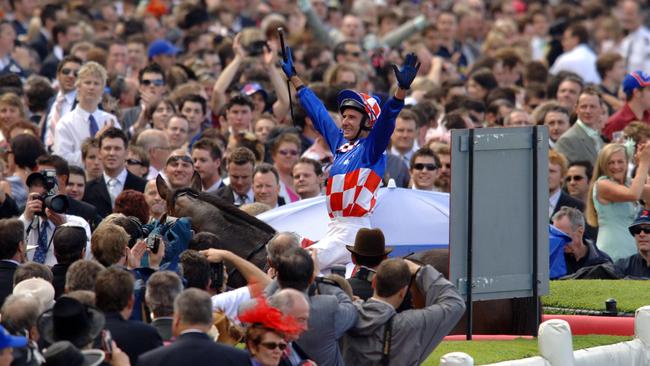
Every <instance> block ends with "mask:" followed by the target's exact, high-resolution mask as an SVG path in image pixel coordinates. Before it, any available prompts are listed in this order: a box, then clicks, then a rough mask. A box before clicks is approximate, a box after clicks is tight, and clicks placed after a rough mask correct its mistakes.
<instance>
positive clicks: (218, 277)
mask: <svg viewBox="0 0 650 366" xmlns="http://www.w3.org/2000/svg"><path fill="white" fill-rule="evenodd" d="M210 279H211V280H212V282H211V283H210V288H212V289H213V290H218V291H220V290H221V287H222V286H223V262H218V263H210Z"/></svg>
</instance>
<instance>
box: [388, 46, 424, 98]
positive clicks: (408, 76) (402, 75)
mask: <svg viewBox="0 0 650 366" xmlns="http://www.w3.org/2000/svg"><path fill="white" fill-rule="evenodd" d="M391 66H392V67H393V72H395V78H396V79H397V85H398V86H399V87H400V88H401V89H404V90H407V89H409V88H410V87H411V83H412V82H413V79H415V77H416V76H417V74H418V70H419V69H420V63H419V62H418V57H417V56H416V55H415V53H409V54H408V55H406V59H404V65H403V66H402V69H401V70H400V69H398V68H397V66H395V65H394V64H393V65H391Z"/></svg>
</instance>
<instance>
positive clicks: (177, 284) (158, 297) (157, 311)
mask: <svg viewBox="0 0 650 366" xmlns="http://www.w3.org/2000/svg"><path fill="white" fill-rule="evenodd" d="M181 291H183V284H182V283H181V279H180V278H179V277H178V275H177V274H176V273H175V272H171V271H162V272H156V273H154V274H153V275H151V277H149V281H147V290H146V292H145V295H144V298H145V301H146V302H147V306H148V307H149V310H151V314H153V320H152V321H151V325H152V326H153V327H154V328H156V331H158V334H159V335H160V337H161V338H162V340H163V342H170V341H171V339H172V338H173V334H172V323H173V321H172V320H173V315H174V299H175V298H176V297H177V296H178V295H179V294H180V293H181Z"/></svg>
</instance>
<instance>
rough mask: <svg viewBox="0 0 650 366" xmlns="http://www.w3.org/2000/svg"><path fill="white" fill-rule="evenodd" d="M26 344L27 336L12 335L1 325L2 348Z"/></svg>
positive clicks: (0, 340)
mask: <svg viewBox="0 0 650 366" xmlns="http://www.w3.org/2000/svg"><path fill="white" fill-rule="evenodd" d="M26 345H27V338H25V337H17V336H12V335H11V334H9V332H7V330H6V329H5V328H4V327H3V326H2V325H0V349H5V348H8V347H12V348H18V347H25V346H26Z"/></svg>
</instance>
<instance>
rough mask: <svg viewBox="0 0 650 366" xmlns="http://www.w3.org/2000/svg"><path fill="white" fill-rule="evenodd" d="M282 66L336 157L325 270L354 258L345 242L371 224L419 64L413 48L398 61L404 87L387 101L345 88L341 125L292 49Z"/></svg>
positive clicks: (322, 259) (322, 251)
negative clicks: (299, 69) (299, 68)
mask: <svg viewBox="0 0 650 366" xmlns="http://www.w3.org/2000/svg"><path fill="white" fill-rule="evenodd" d="M286 54H287V58H286V60H285V61H283V62H282V70H283V71H284V73H285V74H286V75H287V78H288V79H289V80H290V81H291V83H292V84H293V86H294V87H295V88H296V91H297V94H298V98H299V99H300V104H301V105H302V107H303V108H304V109H305V111H306V112H307V115H308V116H309V118H310V119H311V120H312V121H313V123H314V127H315V128H316V129H317V130H318V132H319V133H320V134H321V135H322V136H323V137H324V139H325V141H327V144H328V145H329V148H330V150H331V151H332V154H333V155H334V162H333V164H332V167H331V170H330V176H329V179H328V181H327V190H326V194H327V198H326V202H327V211H328V213H329V216H330V218H331V219H332V220H331V221H330V223H329V226H328V231H327V235H326V236H325V237H324V238H323V239H321V240H320V241H318V242H317V243H316V244H314V245H313V246H312V247H313V248H317V249H318V251H317V254H318V262H319V265H320V269H321V271H324V272H326V273H327V272H329V270H330V269H331V267H332V266H333V265H340V264H343V265H347V264H349V263H350V262H351V258H350V252H348V251H347V250H346V249H345V245H350V244H352V243H354V238H355V236H356V233H357V231H358V230H359V229H361V228H363V227H366V228H369V227H370V218H369V215H370V214H371V213H372V210H373V208H374V207H375V202H376V198H377V192H378V190H379V184H380V183H381V179H382V177H383V176H384V171H385V169H386V156H385V155H384V152H385V151H386V148H387V147H388V143H389V142H390V137H391V135H392V133H393V130H394V129H395V118H396V117H397V115H398V114H399V112H400V111H401V110H402V107H403V106H404V98H405V97H406V91H407V90H408V89H409V88H410V86H411V83H412V82H413V79H414V78H415V76H416V75H417V72H418V69H419V68H420V64H419V63H418V59H417V56H415V54H412V53H411V54H408V55H407V56H406V59H405V61H404V65H403V66H402V68H401V69H398V68H397V66H395V65H392V66H393V71H394V72H395V77H396V79H397V83H398V86H399V88H398V89H397V91H396V92H395V95H394V96H393V97H392V98H390V99H389V100H388V101H387V102H386V103H385V104H384V105H383V111H382V108H380V106H379V102H378V101H377V100H376V99H375V98H373V97H371V96H369V95H367V94H365V93H360V92H357V91H354V90H343V91H341V92H340V93H339V95H338V98H337V101H338V106H339V112H340V114H341V117H342V122H341V128H340V129H339V128H338V127H337V125H336V124H335V123H334V121H333V120H332V118H331V117H330V115H329V114H328V112H327V110H326V109H325V106H324V105H323V103H322V102H321V101H320V100H319V99H318V98H317V97H316V95H315V94H314V93H313V92H312V91H311V90H310V89H309V88H308V87H306V86H305V84H303V82H302V80H300V78H299V77H298V76H297V75H296V70H295V68H294V66H293V59H292V56H291V49H289V48H288V47H287V49H286Z"/></svg>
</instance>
